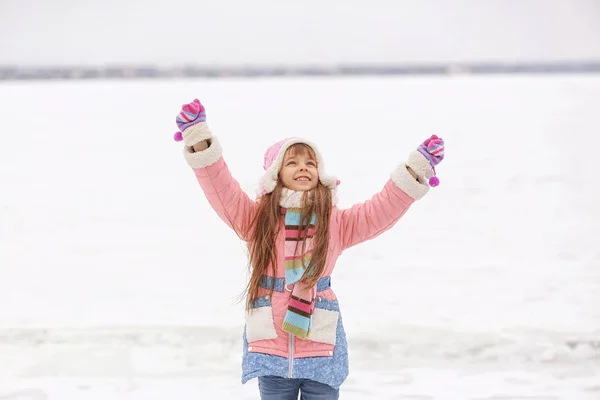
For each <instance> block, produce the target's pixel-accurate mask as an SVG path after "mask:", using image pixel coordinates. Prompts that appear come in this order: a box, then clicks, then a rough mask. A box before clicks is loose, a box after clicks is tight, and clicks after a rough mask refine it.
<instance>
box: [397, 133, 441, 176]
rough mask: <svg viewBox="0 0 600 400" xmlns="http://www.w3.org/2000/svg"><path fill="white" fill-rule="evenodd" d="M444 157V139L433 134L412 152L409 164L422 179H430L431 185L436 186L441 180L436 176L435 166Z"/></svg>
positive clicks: (407, 163)
mask: <svg viewBox="0 0 600 400" xmlns="http://www.w3.org/2000/svg"><path fill="white" fill-rule="evenodd" d="M443 159H444V140H443V139H442V138H439V137H437V136H436V135H432V136H431V137H430V138H428V139H427V140H425V141H424V142H423V143H421V145H420V146H419V147H418V148H417V150H415V151H413V152H411V153H410V155H409V157H408V161H407V162H406V165H408V166H409V167H410V168H411V169H412V170H413V171H415V173H416V174H417V176H418V177H419V180H420V181H425V180H426V179H428V182H429V185H430V186H432V187H435V186H437V185H439V184H440V180H439V179H438V178H437V176H435V167H436V166H437V165H439V163H441V162H442V160H443Z"/></svg>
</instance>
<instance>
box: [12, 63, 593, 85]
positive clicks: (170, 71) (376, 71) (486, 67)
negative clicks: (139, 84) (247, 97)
mask: <svg viewBox="0 0 600 400" xmlns="http://www.w3.org/2000/svg"><path fill="white" fill-rule="evenodd" d="M573 73H577V74H581V73H588V74H595V73H600V61H590V62H553V63H548V62H546V63H467V64H439V65H436V64H423V65H415V64H413V65H340V66H334V67H319V66H314V67H311V66H306V67H303V66H298V67H293V66H285V67H269V66H257V67H222V66H219V67H206V66H195V65H190V66H182V67H170V68H163V67H157V66H128V65H125V66H103V67H76V66H38V67H14V66H0V81H2V80H4V81H6V80H61V79H152V78H161V79H168V78H227V77H286V76H360V75H366V76H368V75H372V76H376V75H457V74H573Z"/></svg>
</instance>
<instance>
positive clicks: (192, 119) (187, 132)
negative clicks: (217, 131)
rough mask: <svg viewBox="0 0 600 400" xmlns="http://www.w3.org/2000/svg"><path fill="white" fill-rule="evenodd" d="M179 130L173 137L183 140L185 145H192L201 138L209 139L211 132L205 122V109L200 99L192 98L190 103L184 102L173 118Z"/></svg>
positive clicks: (178, 140)
mask: <svg viewBox="0 0 600 400" xmlns="http://www.w3.org/2000/svg"><path fill="white" fill-rule="evenodd" d="M175 122H177V127H178V128H179V132H176V133H175V135H174V139H175V141H177V142H180V141H182V140H183V141H184V142H185V144H186V145H187V146H190V147H191V146H193V145H195V144H197V143H199V142H201V141H203V140H207V139H210V138H211V137H212V133H211V131H210V129H209V128H208V125H207V124H206V111H205V110H204V106H203V105H202V104H201V103H200V100H198V99H194V101H192V102H191V103H188V104H184V105H183V106H182V107H181V111H180V112H179V114H177V118H176V119H175Z"/></svg>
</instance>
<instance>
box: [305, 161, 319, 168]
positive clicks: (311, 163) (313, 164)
mask: <svg viewBox="0 0 600 400" xmlns="http://www.w3.org/2000/svg"><path fill="white" fill-rule="evenodd" d="M306 165H312V166H313V167H316V166H317V164H315V163H314V162H312V161H309V162H307V163H306Z"/></svg>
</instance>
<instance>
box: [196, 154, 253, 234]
mask: <svg viewBox="0 0 600 400" xmlns="http://www.w3.org/2000/svg"><path fill="white" fill-rule="evenodd" d="M213 145H214V150H218V152H217V151H213V149H211V151H212V152H213V154H212V155H211V153H210V152H208V151H207V154H202V152H200V153H188V154H187V155H186V159H188V163H189V164H190V166H191V167H192V169H193V171H194V174H195V175H196V179H197V180H198V183H199V184H200V187H201V188H202V190H203V191H204V194H205V195H206V198H207V199H208V202H209V203H210V205H211V206H212V208H213V209H214V210H215V211H216V213H217V215H218V216H219V217H220V218H221V219H222V220H223V221H224V222H225V223H226V224H227V225H228V226H229V227H231V228H232V229H233V230H234V231H235V232H236V233H237V234H238V235H239V236H240V237H241V238H242V239H244V240H247V238H248V231H249V229H248V228H249V227H250V223H251V221H252V219H253V217H254V213H255V211H256V203H255V202H254V201H252V200H250V198H249V197H248V195H247V194H246V193H245V192H244V191H243V190H242V188H241V187H240V184H239V183H238V182H237V181H236V180H235V178H234V177H233V176H232V175H231V172H230V171H229V168H228V167H227V164H226V163H225V160H224V159H223V157H222V155H221V151H220V145H219V144H218V142H217V143H213ZM194 157H195V158H194ZM211 158H212V159H211ZM205 164H209V165H205Z"/></svg>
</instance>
